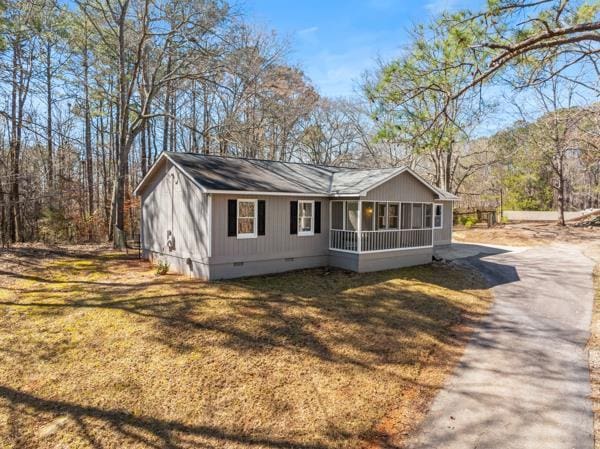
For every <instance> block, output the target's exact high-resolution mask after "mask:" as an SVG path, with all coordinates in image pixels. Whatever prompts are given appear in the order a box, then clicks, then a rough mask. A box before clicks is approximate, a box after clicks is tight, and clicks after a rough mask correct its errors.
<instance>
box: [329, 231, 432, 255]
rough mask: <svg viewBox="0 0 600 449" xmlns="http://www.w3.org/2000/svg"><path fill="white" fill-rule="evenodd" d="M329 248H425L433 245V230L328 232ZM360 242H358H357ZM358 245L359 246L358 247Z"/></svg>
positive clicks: (348, 249) (367, 249)
mask: <svg viewBox="0 0 600 449" xmlns="http://www.w3.org/2000/svg"><path fill="white" fill-rule="evenodd" d="M329 232H330V234H329V248H331V249H339V250H343V251H351V252H359V248H360V252H374V251H389V250H394V249H408V248H426V247H430V246H432V244H433V229H431V228H426V229H388V230H381V231H361V232H360V239H359V233H358V232H357V231H342V230H338V229H332V230H330V231H329ZM359 240H360V242H359ZM359 243H360V246H359Z"/></svg>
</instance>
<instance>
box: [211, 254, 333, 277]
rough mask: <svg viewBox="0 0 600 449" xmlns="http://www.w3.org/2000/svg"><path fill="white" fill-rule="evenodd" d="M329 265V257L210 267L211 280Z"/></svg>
mask: <svg viewBox="0 0 600 449" xmlns="http://www.w3.org/2000/svg"><path fill="white" fill-rule="evenodd" d="M326 265H327V256H309V257H287V258H283V259H270V260H254V261H244V262H230V263H219V264H211V265H210V280H217V279H233V278H240V277H246V276H259V275H263V274H271V273H283V272H285V271H292V270H301V269H305V268H316V267H323V266H326Z"/></svg>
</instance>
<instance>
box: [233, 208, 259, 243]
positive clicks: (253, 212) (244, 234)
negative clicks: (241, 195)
mask: <svg viewBox="0 0 600 449" xmlns="http://www.w3.org/2000/svg"><path fill="white" fill-rule="evenodd" d="M257 214H258V207H257V200H246V199H243V200H240V199H238V200H237V238H238V239H253V238H256V224H257V221H258V219H257Z"/></svg>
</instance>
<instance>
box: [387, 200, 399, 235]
mask: <svg viewBox="0 0 600 449" xmlns="http://www.w3.org/2000/svg"><path fill="white" fill-rule="evenodd" d="M399 212H400V211H399V210H398V203H390V204H388V229H398V218H399Z"/></svg>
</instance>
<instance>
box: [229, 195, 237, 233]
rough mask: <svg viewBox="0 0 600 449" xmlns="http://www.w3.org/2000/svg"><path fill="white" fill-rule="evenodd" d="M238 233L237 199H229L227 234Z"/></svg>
mask: <svg viewBox="0 0 600 449" xmlns="http://www.w3.org/2000/svg"><path fill="white" fill-rule="evenodd" d="M236 235H237V200H227V236H228V237H235V236H236Z"/></svg>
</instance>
